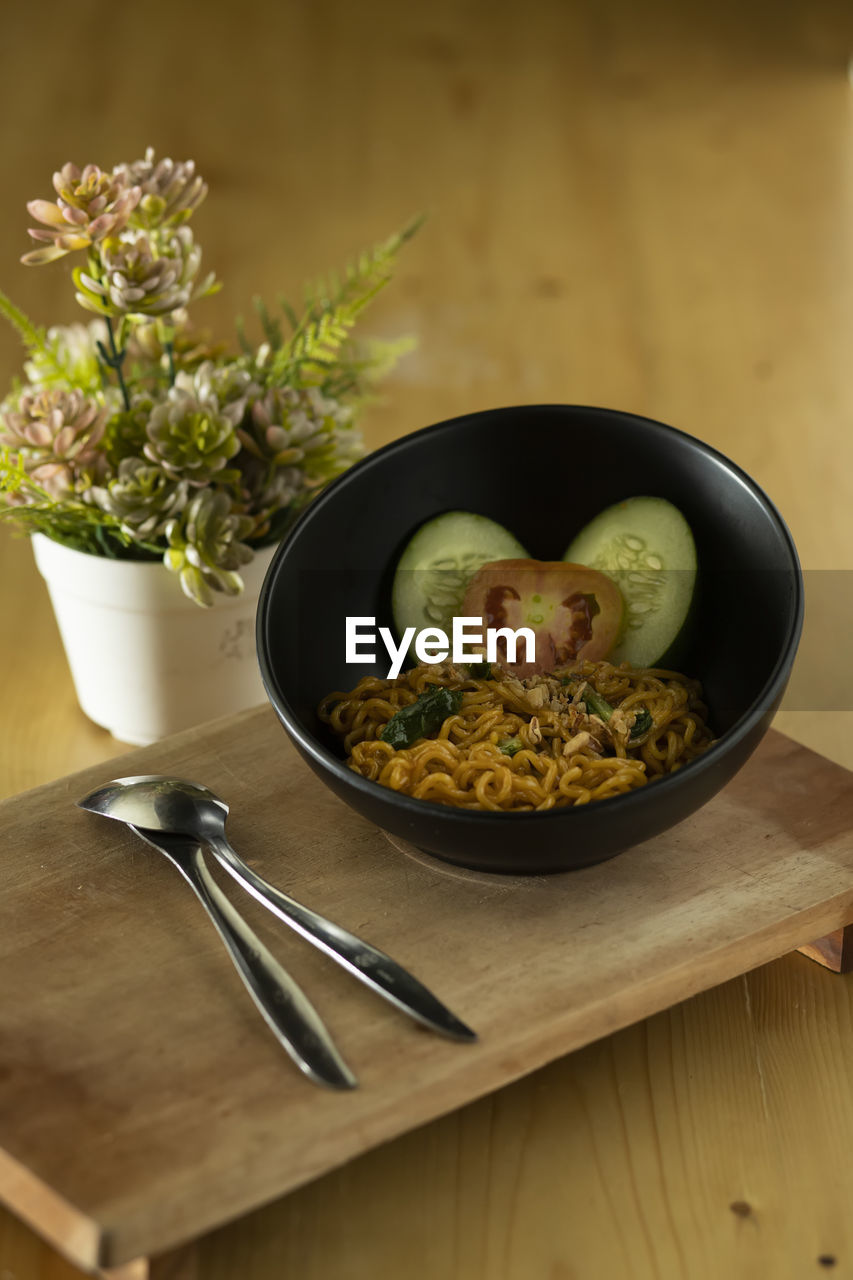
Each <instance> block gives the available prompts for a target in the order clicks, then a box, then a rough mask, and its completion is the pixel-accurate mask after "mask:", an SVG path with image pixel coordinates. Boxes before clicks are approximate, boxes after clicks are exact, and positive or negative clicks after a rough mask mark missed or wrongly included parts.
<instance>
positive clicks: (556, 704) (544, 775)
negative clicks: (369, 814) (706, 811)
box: [318, 662, 713, 812]
mask: <svg viewBox="0 0 853 1280" xmlns="http://www.w3.org/2000/svg"><path fill="white" fill-rule="evenodd" d="M435 685H441V686H445V687H446V688H448V689H457V690H461V691H462V699H461V706H460V708H459V710H458V712H457V713H455V714H453V715H449V716H447V717H446V718H445V720H444V721H443V723H442V724H441V726H440V728H438V730H437V731H435V732H434V734H432V735H430V736H427V737H422V738H419V739H418V740H417V741H415V742H414V743H413V744H412V745H411V746H408V747H401V748H398V749H395V748H394V747H393V746H391V745H390V744H389V743H388V742H384V741H383V740H382V738H381V737H380V735H381V733H382V730H383V729H384V727H385V725H386V724H387V723H388V721H389V720H390V719H391V718H392V716H394V715H395V714H396V712H398V711H399V710H400V709H401V708H403V707H407V706H410V705H411V704H412V703H414V702H416V701H417V699H418V697H419V695H421V694H423V693H425V692H427V691H428V690H429V689H430V687H431V686H435ZM590 689H591V690H593V691H594V693H596V694H598V695H600V697H601V698H603V699H605V700H606V702H607V703H608V704H609V705H610V707H612V708H613V713H612V715H610V716H609V718H608V719H607V720H605V719H602V718H601V717H600V716H598V715H595V714H591V713H590V711H589V710H588V708H587V705H586V703H585V702H584V696H583V695H584V692H585V691H586V692H587V693H588V692H589V690H590ZM701 698H702V690H701V686H700V685H699V683H698V682H697V681H695V680H690V679H688V678H687V677H686V676H682V675H679V674H678V673H677V672H674V671H664V670H659V669H655V668H649V669H632V668H631V667H629V666H628V664H627V663H623V664H622V665H621V666H619V667H614V666H613V665H611V664H610V663H608V662H580V663H576V664H575V665H574V666H572V667H570V668H566V669H565V670H563V671H558V672H555V673H554V674H553V675H549V676H533V677H531V678H530V679H527V680H523V681H522V680H518V679H515V678H514V677H512V676H508V675H505V674H504V673H502V672H500V671H499V672H498V675H497V676H496V677H491V676H490V678H488V679H480V678H476V677H473V676H470V675H468V674H467V672H466V671H465V669H464V668H459V667H454V666H453V665H452V664H449V663H445V664H442V665H435V666H427V665H421V666H418V667H414V668H413V669H412V670H411V671H407V672H405V673H404V674H402V675H400V676H398V677H397V678H396V679H394V680H381V679H379V678H378V677H375V676H365V677H364V679H362V680H360V681H359V683H358V684H357V685H356V687H355V688H354V689H353V690H352V691H351V692H349V693H343V692H336V693H330V694H328V695H327V696H326V697H325V698H324V699H323V701H322V702H321V704H320V707H319V709H318V714H319V717H320V719H321V720H322V721H323V722H324V723H325V724H327V725H329V727H330V729H331V730H332V732H333V733H334V734H335V735H336V736H337V737H338V738H339V739H341V741H342V744H343V748H344V751H345V752H346V754H347V763H348V764H349V766H350V768H351V769H353V770H354V771H355V772H356V773H358V774H360V775H361V776H362V777H363V778H368V779H370V780H371V781H373V782H378V783H380V784H381V785H382V786H385V787H390V788H391V790H392V791H398V792H400V793H401V794H403V795H407V796H413V797H415V798H416V799H420V800H432V801H435V802H437V803H439V804H446V805H452V806H454V807H456V808H461V809H485V810H491V811H495V812H521V811H530V810H547V809H555V808H566V807H569V806H573V805H582V804H589V803H590V802H591V801H594V800H601V799H604V798H606V797H607V796H613V795H621V794H623V793H624V792H627V791H633V790H634V789H636V788H637V787H642V786H645V785H646V784H647V783H648V782H653V781H654V780H655V779H657V778H660V777H663V776H664V775H665V774H668V773H674V772H675V771H676V770H677V769H680V768H682V766H683V765H685V764H687V763H688V762H689V761H691V760H693V759H695V758H696V756H698V755H700V754H701V753H702V752H703V751H705V750H706V749H707V748H708V747H709V746H710V745H711V743H712V741H713V737H712V735H711V732H710V730H709V729H708V726H707V724H706V722H705V716H706V714H707V708H706V707H705V705H704V704H703V702H702V700H701ZM643 712H645V713H647V717H646V718H645V719H644V720H639V721H638V720H637V718H636V717H637V716H638V714H641V713H643ZM643 724H645V726H646V727H645V728H644V730H643V731H642V732H639V733H638V732H637V729H638V728H639V727H640V725H643ZM502 748H504V749H502ZM510 749H511V750H512V751H513V752H514V754H509V750H510Z"/></svg>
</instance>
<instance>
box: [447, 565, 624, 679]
mask: <svg viewBox="0 0 853 1280" xmlns="http://www.w3.org/2000/svg"><path fill="white" fill-rule="evenodd" d="M622 610H623V602H622V593H621V592H620V590H619V588H618V587H617V585H616V583H615V582H614V581H613V579H612V578H608V577H607V575H606V574H603V573H599V572H598V570H597V569H588V568H587V567H586V566H585V565H581V564H568V563H566V562H565V561H563V560H493V561H491V562H490V563H489V564H484V565H483V567H482V568H481V569H478V570H477V572H476V573H475V574H474V576H473V578H472V579H471V581H470V582H469V583H468V588H467V590H466V592H465V600H464V604H463V613H464V614H465V616H466V617H472V618H475V617H480V618H481V619H482V620H483V625H484V627H494V628H498V627H510V628H512V630H513V631H517V630H518V629H519V628H520V627H529V628H530V629H531V630H532V631H533V632H534V635H535V638H536V661H535V662H526V661H522V659H524V658H525V657H526V648H525V644H524V640H523V639H522V640H521V643H520V644H519V645H518V648H517V654H516V656H517V658H518V659H519V661H517V662H514V663H508V662H507V661H506V641H505V639H504V638H503V637H500V638H499V639H498V661H499V662H500V663H501V665H502V666H503V667H505V668H506V670H508V671H511V672H512V673H513V675H517V676H519V677H524V676H528V675H534V674H536V673H540V674H544V673H546V672H549V671H554V670H555V669H556V668H558V667H564V666H567V665H568V664H569V663H572V662H576V661H581V660H589V661H591V662H597V661H599V660H600V659H601V658H604V657H606V656H607V654H608V653H609V652H610V650H611V649H612V647H613V645H614V644H615V642H616V637H617V636H618V634H619V631H620V628H621V626H622Z"/></svg>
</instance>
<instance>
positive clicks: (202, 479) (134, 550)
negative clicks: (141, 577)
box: [0, 149, 418, 605]
mask: <svg viewBox="0 0 853 1280" xmlns="http://www.w3.org/2000/svg"><path fill="white" fill-rule="evenodd" d="M53 185H54V187H55V190H56V200H55V201H48V200H33V201H32V202H31V203H30V204H29V205H28V206H27V208H28V210H29V212H30V214H31V215H32V217H33V218H34V220H35V221H36V222H38V223H40V224H41V225H40V226H38V227H35V228H32V229H31V230H30V233H29V234H30V235H31V236H32V238H33V239H34V240H35V241H37V242H38V246H39V247H38V248H36V249H34V250H33V251H32V252H30V253H28V254H26V255H24V257H23V258H22V261H23V262H25V263H30V264H33V265H39V264H43V263H50V262H53V261H55V260H57V259H60V258H63V257H65V256H66V255H69V254H78V253H83V252H85V265H84V266H83V265H79V266H76V267H75V268H74V269H73V271H72V278H73V281H74V285H75V291H76V293H75V296H76V299H77V302H78V303H79V304H80V306H81V307H83V308H84V309H85V310H86V311H87V312H89V313H90V314H91V315H93V316H94V317H95V318H94V319H92V320H91V321H90V322H89V323H88V324H81V323H78V324H72V325H69V326H60V327H55V328H50V329H48V330H47V331H46V332H45V331H44V330H42V329H40V328H37V327H36V326H35V325H34V324H32V323H31V322H30V321H29V320H28V319H27V317H26V316H25V315H24V314H23V312H21V311H20V310H19V309H18V308H17V307H16V306H15V305H14V304H13V303H12V302H10V301H9V299H8V298H6V297H5V295H3V294H0V311H2V312H3V313H4V314H5V315H6V317H7V318H8V319H9V320H10V321H11V322H12V324H13V325H14V326H15V327H16V328H17V330H18V332H19V333H20V335H21V337H22V339H23V341H24V344H25V346H26V348H27V351H28V359H27V360H26V362H25V364H24V378H23V379H22V380H18V381H17V382H16V383H15V385H14V386H13V388H12V390H11V392H10V394H9V395H8V396H7V397H6V399H5V401H4V402H3V403H2V405H0V518H3V517H5V518H7V519H10V520H12V521H15V522H16V523H17V524H18V525H19V526H21V527H23V528H24V529H25V530H26V531H27V532H42V533H45V534H47V535H48V536H49V537H50V538H53V539H54V540H55V541H58V542H62V543H65V544H66V545H68V546H71V547H74V548H75V549H77V550H80V551H85V552H89V553H91V554H96V555H105V556H114V557H130V558H135V559H140V558H142V559H162V560H163V563H164V564H165V565H166V567H167V568H168V569H170V570H171V571H172V572H173V573H175V574H176V575H177V578H178V579H179V580H180V584H181V586H182V588H183V590H184V591H185V592H186V594H187V595H188V596H190V597H191V598H192V599H193V600H195V601H197V602H198V603H199V604H202V605H208V604H210V603H212V601H213V598H214V595H213V593H214V592H217V591H222V592H226V593H228V594H231V595H233V594H236V593H238V592H239V591H241V590H242V586H243V584H242V580H241V578H240V568H241V566H243V565H245V564H247V563H248V562H249V561H250V560H251V559H252V556H253V554H254V550H255V549H257V548H259V547H262V546H265V545H269V544H270V543H272V542H274V541H277V540H278V539H279V538H280V537H281V536H282V534H283V532H284V531H285V529H286V528H287V526H288V525H289V523H290V522H291V521H292V520H293V519H294V518H295V516H296V514H297V513H298V512H299V510H300V509H301V508H302V507H303V506H304V504H305V503H306V502H307V501H309V500H310V498H311V497H312V496H313V495H314V494H315V493H317V491H318V490H319V489H320V488H321V487H322V486H323V485H325V484H326V483H328V481H330V480H331V479H333V478H334V477H335V476H337V475H339V474H340V473H341V472H342V471H344V470H345V469H346V468H347V467H348V466H349V465H350V464H351V463H352V462H353V461H355V460H356V459H357V458H358V457H359V456H360V454H361V452H362V446H361V439H360V435H359V432H358V429H357V419H358V416H359V411H360V410H361V408H362V407H363V406H364V404H365V403H366V402H367V401H368V399H369V398H370V395H371V392H372V389H373V388H374V386H375V384H376V382H377V381H378V380H379V378H381V377H382V376H383V375H384V374H385V373H386V372H387V371H388V369H389V368H390V367H391V366H392V365H393V363H394V362H395V360H396V359H397V357H398V356H399V355H401V354H402V353H403V352H404V351H405V350H408V349H409V348H410V347H411V345H412V343H411V342H410V341H409V340H408V339H402V340H400V341H397V342H391V343H388V342H384V343H382V342H377V341H373V342H364V341H362V342H357V341H356V340H354V338H353V332H352V331H353V328H354V326H355V324H356V321H357V320H358V318H359V316H360V313H361V312H362V310H363V309H364V308H365V306H366V305H367V304H368V303H369V302H370V301H371V299H372V298H373V297H374V296H375V295H376V294H377V293H378V291H379V290H380V289H381V288H382V287H383V286H384V285H385V284H387V283H388V281H389V280H390V279H391V276H392V273H393V268H394V265H395V261H396V255H397V253H398V251H399V249H400V248H401V247H402V245H403V244H404V243H405V242H406V241H407V240H408V239H409V238H410V237H411V236H412V234H413V233H414V232H415V230H416V229H417V226H418V223H417V222H413V223H412V224H410V225H409V226H408V227H406V228H405V229H404V230H403V231H402V232H401V233H399V234H397V235H394V236H392V237H391V238H390V239H388V240H387V241H385V242H384V243H382V244H380V245H378V246H377V247H376V248H374V249H373V250H372V251H369V252H365V253H363V254H361V256H360V257H359V258H358V259H357V260H356V261H355V262H354V263H353V264H352V265H351V266H349V267H348V268H347V269H346V271H345V272H344V273H343V275H341V276H331V277H330V278H329V279H327V280H321V281H320V282H318V283H317V284H316V285H314V286H313V287H311V288H309V289H307V290H306V297H305V302H304V305H303V306H302V307H301V309H300V310H298V311H297V310H296V309H294V308H293V307H292V306H291V305H290V304H289V303H288V302H287V301H285V300H279V305H280V307H281V316H280V317H279V316H277V315H273V314H271V313H270V311H269V310H268V309H267V307H266V306H265V305H264V304H263V303H262V302H261V301H259V300H256V301H255V308H256V311H257V315H258V319H259V324H260V329H261V333H262V336H261V338H260V340H259V341H258V342H257V343H253V342H252V341H250V339H249V337H248V336H247V333H246V329H245V326H244V325H243V323H242V322H241V321H239V320H238V322H237V332H238V338H239V350H238V351H236V353H230V354H229V353H228V352H227V351H226V349H225V348H224V347H222V346H219V345H214V344H212V343H211V342H210V341H209V340H208V339H207V338H206V337H205V336H204V335H202V334H200V333H198V332H197V331H196V330H194V329H193V328H192V327H191V324H190V320H189V314H188V308H189V306H190V304H192V303H195V302H196V301H198V300H199V299H202V298H204V297H207V296H209V295H210V294H212V293H214V292H215V291H216V290H217V289H218V288H219V285H218V283H217V282H216V280H215V279H214V277H213V275H208V276H206V277H204V278H200V275H199V269H200V266H201V250H200V248H199V247H198V245H197V244H196V241H195V238H194V236H193V232H192V230H191V228H190V226H189V225H188V223H189V221H190V219H191V218H192V216H193V214H194V213H195V211H196V209H197V208H198V206H199V205H200V204H201V202H202V200H203V199H204V197H205V195H206V194H207V186H206V184H205V183H204V182H203V181H202V179H201V177H200V176H199V174H198V173H197V172H196V169H195V165H194V164H193V162H192V161H187V162H185V163H175V162H173V161H172V160H169V159H161V160H157V159H155V156H154V153H153V152H152V150H151V149H149V150H148V151H147V152H146V154H145V158H144V159H143V160H138V161H136V162H135V163H133V164H120V165H117V166H116V167H115V168H114V169H113V170H112V172H108V171H106V170H102V169H100V168H98V167H97V166H96V165H93V164H89V165H86V167H85V168H83V169H80V168H78V167H77V166H76V165H73V164H66V165H65V166H64V167H63V168H62V169H61V170H60V171H59V172H58V173H56V174H54V177H53Z"/></svg>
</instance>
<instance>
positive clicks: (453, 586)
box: [391, 511, 527, 635]
mask: <svg viewBox="0 0 853 1280" xmlns="http://www.w3.org/2000/svg"><path fill="white" fill-rule="evenodd" d="M526 557H527V552H526V550H525V549H524V547H523V546H522V545H521V543H520V542H519V541H518V539H517V538H515V537H513V535H512V534H511V533H510V532H509V530H508V529H504V527H503V525H500V524H497V523H496V522H495V521H494V520H489V519H488V518H487V517H486V516H478V515H475V514H474V512H472V511H447V512H445V514H444V515H441V516H436V517H435V519H434V520H428V521H427V523H426V524H423V525H421V527H420V529H418V531H417V533H416V534H415V536H414V537H413V538H412V540H411V542H410V543H409V544H408V546H407V547H406V549H405V551H404V552H403V554H402V556H401V557H400V562H399V564H398V565H397V571H396V573H395V575H394V585H393V587H392V589H391V606H392V609H393V611H394V622H395V624H396V627H397V630H398V632H399V633H400V635H402V634H403V633H404V632H405V630H406V628H407V627H415V628H416V629H417V630H418V631H421V630H423V628H424V627H441V629H442V630H444V631H448V630H449V624H450V622H451V619H452V618H453V617H454V616H456V615H457V614H459V613H460V612H461V609H462V598H463V596H464V595H465V588H466V587H467V586H468V582H469V581H470V579H471V578H472V577H473V576H474V574H475V573H476V572H477V570H478V569H479V568H481V567H482V565H484V564H487V563H488V562H489V561H491V560H510V559H515V558H526Z"/></svg>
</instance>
